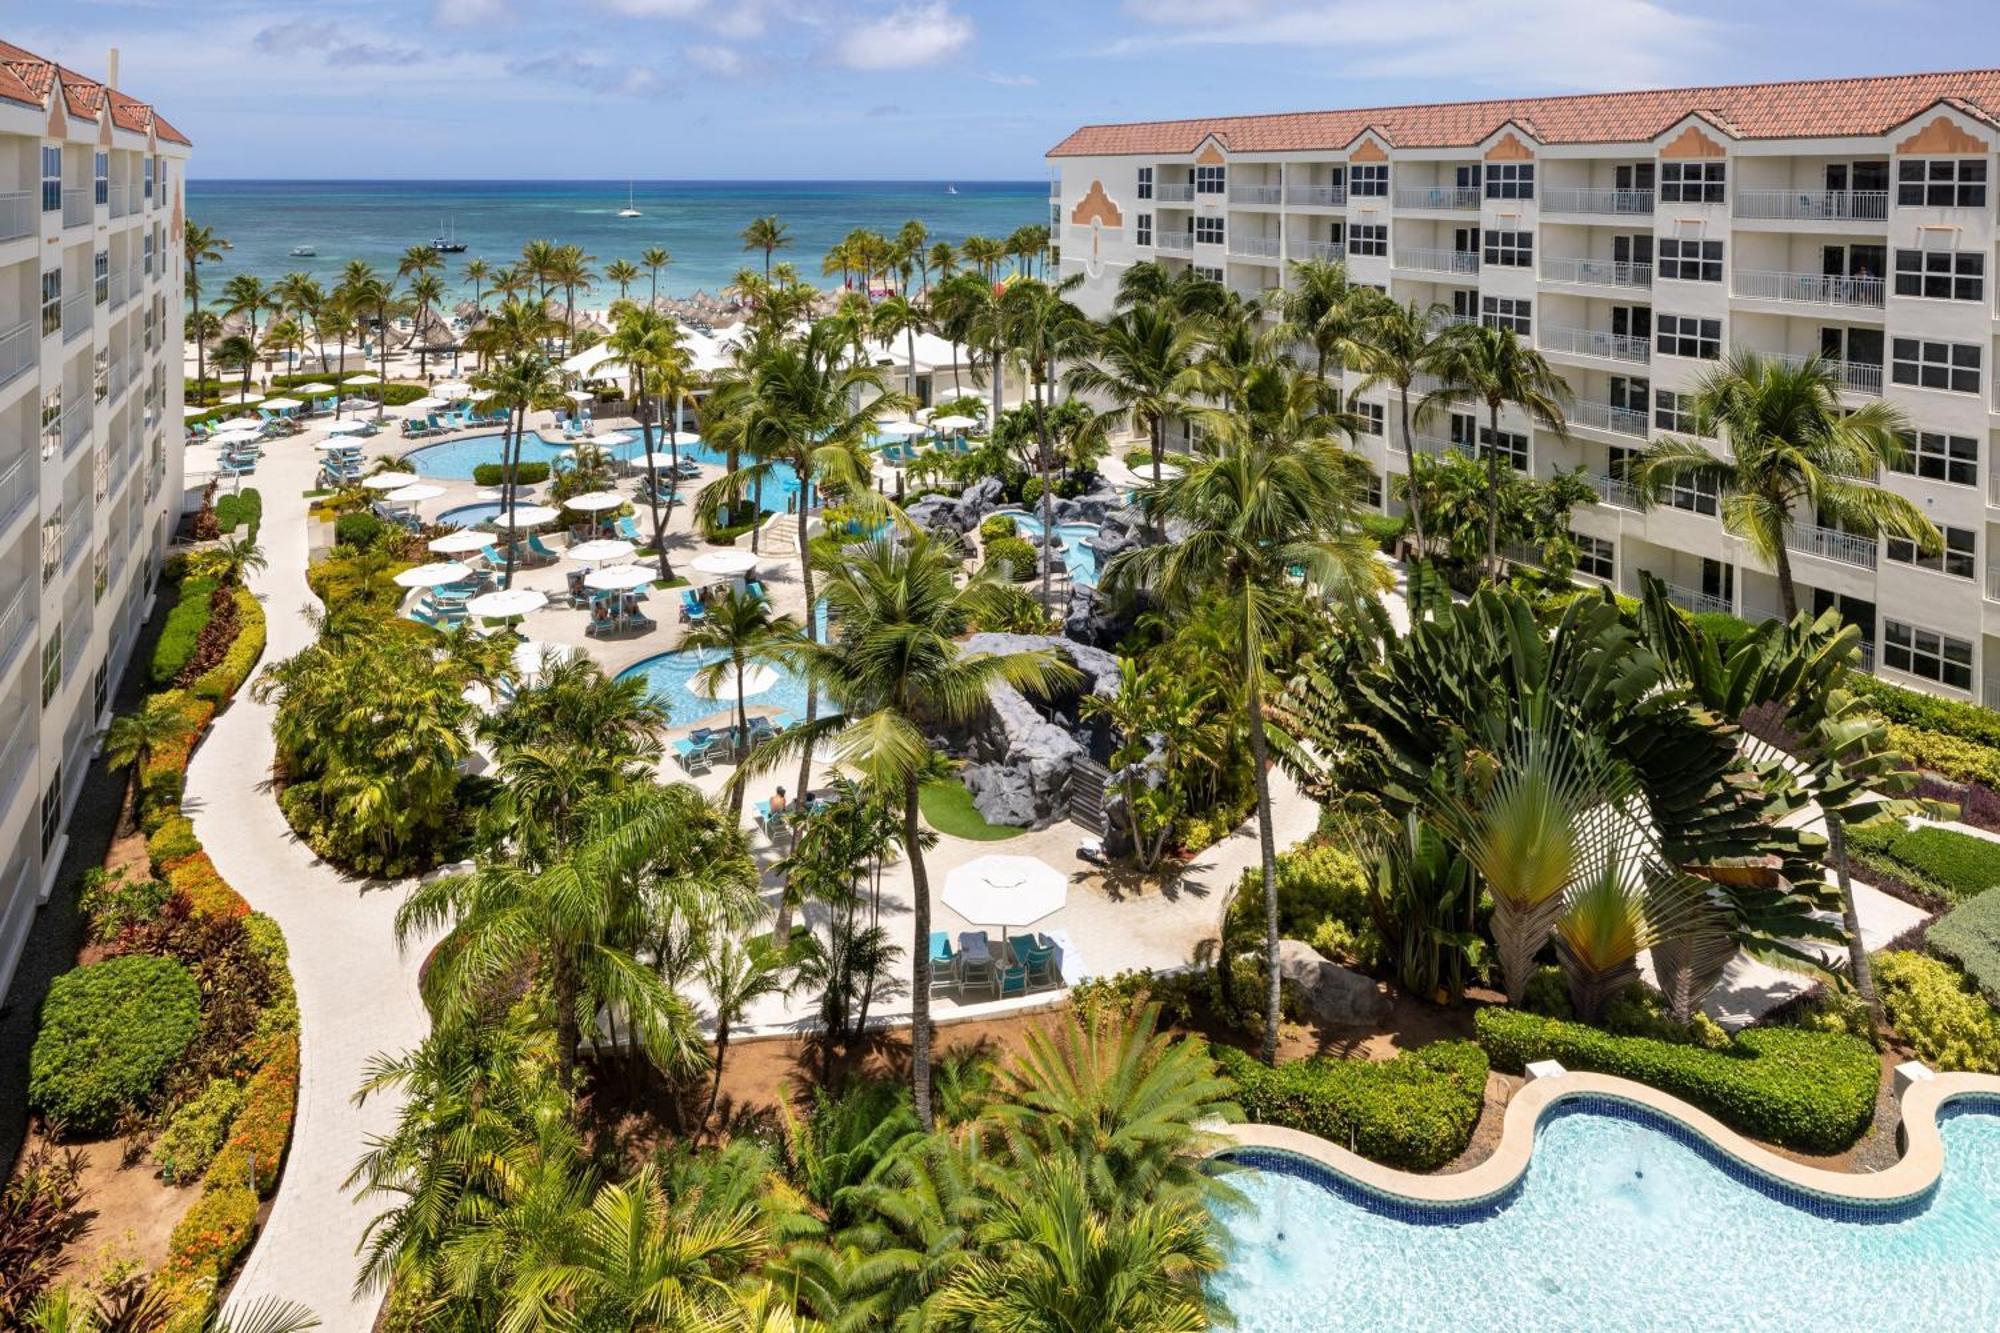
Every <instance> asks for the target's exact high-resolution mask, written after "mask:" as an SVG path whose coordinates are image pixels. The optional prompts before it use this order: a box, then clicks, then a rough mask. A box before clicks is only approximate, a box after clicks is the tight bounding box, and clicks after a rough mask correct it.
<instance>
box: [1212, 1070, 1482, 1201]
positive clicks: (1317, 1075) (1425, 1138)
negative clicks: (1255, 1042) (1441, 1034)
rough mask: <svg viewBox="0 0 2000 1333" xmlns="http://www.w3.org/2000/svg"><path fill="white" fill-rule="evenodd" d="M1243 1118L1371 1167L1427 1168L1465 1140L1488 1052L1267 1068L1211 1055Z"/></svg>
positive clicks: (1474, 1115) (1475, 1114)
mask: <svg viewBox="0 0 2000 1333" xmlns="http://www.w3.org/2000/svg"><path fill="white" fill-rule="evenodd" d="M1215 1057H1216V1061H1217V1063H1218V1064H1220V1065H1221V1066H1222V1071H1223V1072H1224V1073H1225V1074H1227V1075H1228V1076H1229V1077H1230V1078H1232V1079H1234V1080H1235V1081H1236V1086H1237V1094H1236V1100H1237V1102H1238V1104H1239V1105H1241V1106H1242V1108H1243V1113H1244V1115H1246V1116H1247V1117H1249V1118H1250V1119H1251V1120H1254V1121H1256V1122H1258V1123H1260V1124H1266V1125H1283V1126H1285V1127H1286V1128H1288V1129H1296V1130H1301V1131H1303V1132H1305V1133H1307V1134H1316V1135H1318V1136H1319V1137H1320V1138H1323V1139H1325V1140H1327V1141H1328V1142H1329V1143H1336V1144H1339V1145H1340V1146H1341V1147H1343V1148H1351V1149H1352V1150H1353V1151H1355V1152H1357V1153H1360V1154H1361V1155H1362V1156H1363V1157H1366V1158H1368V1159H1369V1160H1370V1161H1375V1162H1381V1163H1383V1164H1384V1165H1386V1166H1394V1167H1401V1168H1403V1169H1405V1170H1411V1171H1434V1170H1436V1169H1437V1168H1439V1167H1441V1166H1443V1165H1445V1164H1446V1163H1447V1162H1449V1161H1451V1160H1452V1159H1453V1158H1455V1157H1457V1156H1458V1155H1459V1154H1460V1153H1462V1152H1464V1151H1465V1148H1466V1145H1467V1144H1468V1143H1470V1142H1471V1141H1472V1128H1473V1126H1474V1125H1475V1124H1477V1123H1478V1121H1479V1112H1480V1110H1481V1108H1482V1107H1483V1106H1484V1105H1485V1098H1486V1053H1485V1052H1484V1051H1482V1050H1480V1049H1479V1047H1478V1046H1477V1045H1475V1044H1473V1043H1472V1042H1469V1041H1440V1042H1433V1043H1431V1044H1430V1045H1429V1046H1425V1047H1422V1048H1420V1049H1418V1050H1414V1051H1405V1052H1403V1053H1402V1054H1401V1055H1398V1056H1397V1057H1396V1058H1395V1059H1393V1060H1347V1059H1341V1058H1338V1057H1328V1056H1321V1055H1316V1056H1312V1057H1310V1058H1308V1059H1304V1060H1294V1061H1292V1062H1291V1063H1290V1064H1283V1065H1279V1066H1278V1067H1277V1068H1275V1069H1273V1068H1270V1067H1268V1066H1266V1065H1264V1064H1262V1063H1261V1062H1259V1061H1258V1060H1256V1059H1254V1058H1252V1057H1251V1056H1249V1055H1247V1054H1245V1053H1244V1052H1242V1051H1239V1050H1236V1049H1235V1048H1234V1047H1227V1046H1224V1047H1218V1048H1217V1049H1216V1051H1215Z"/></svg>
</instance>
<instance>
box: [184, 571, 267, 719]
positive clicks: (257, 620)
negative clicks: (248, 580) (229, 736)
mask: <svg viewBox="0 0 2000 1333" xmlns="http://www.w3.org/2000/svg"><path fill="white" fill-rule="evenodd" d="M235 596H236V637H235V638H234V639H231V640H230V641H229V647H228V649H227V650H226V651H225V652H224V653H223V655H222V660H221V661H220V662H217V663H216V664H215V665H214V666H212V667H210V668H209V669H208V670H206V671H204V672H202V673H201V674H200V675H199V676H196V677H195V678H194V683H193V684H192V685H190V686H188V691H189V693H191V694H193V695H194V696H195V698H197V699H206V700H208V701H209V702H211V703H214V704H218V705H219V704H221V703H223V702H224V701H225V700H228V699H230V698H233V697H234V696H235V694H236V691H238V690H240V689H242V688H243V683H244V682H245V681H247V680H249V679H250V673H251V672H252V671H255V670H256V669H257V659H258V658H260V657H262V656H263V655H264V608H263V607H262V606H261V605H260V604H259V603H258V601H257V597H256V594H255V593H252V592H251V591H250V590H249V589H248V588H238V589H237V590H236V593H235Z"/></svg>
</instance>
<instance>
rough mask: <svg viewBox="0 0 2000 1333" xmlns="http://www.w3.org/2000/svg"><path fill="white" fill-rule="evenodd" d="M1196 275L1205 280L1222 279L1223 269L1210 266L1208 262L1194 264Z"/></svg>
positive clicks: (1214, 280)
mask: <svg viewBox="0 0 2000 1333" xmlns="http://www.w3.org/2000/svg"><path fill="white" fill-rule="evenodd" d="M1194 275H1195V276H1196V277H1197V278H1200V279H1201V280H1202V281H1203V282H1221V281H1222V270H1221V269H1219V268H1210V267H1209V266H1208V265H1207V264H1196V265H1195V266H1194Z"/></svg>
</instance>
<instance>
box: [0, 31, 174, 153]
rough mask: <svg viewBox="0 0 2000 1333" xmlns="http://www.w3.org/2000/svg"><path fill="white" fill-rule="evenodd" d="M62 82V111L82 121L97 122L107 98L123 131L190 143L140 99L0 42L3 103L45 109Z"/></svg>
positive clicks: (117, 123)
mask: <svg viewBox="0 0 2000 1333" xmlns="http://www.w3.org/2000/svg"><path fill="white" fill-rule="evenodd" d="M58 83H60V84H61V86H62V94H63V110H64V111H65V112H66V113H68V114H69V115H71V116H74V117H76V118H77V119H79V120H90V121H94V120H96V119H97V118H98V116H99V114H100V113H102V111H103V110H104V104H105V101H106V95H107V93H108V94H109V101H110V103H111V123H112V124H113V125H116V126H117V127H118V128H119V129H121V130H130V131H132V132H133V133H135V134H144V133H145V132H146V127H147V126H148V125H150V126H152V128H153V130H154V132H155V133H156V134H157V135H158V136H159V137H160V138H162V139H165V140H168V141H169V142H172V143H182V144H184V143H188V142H189V139H188V137H187V136H186V135H185V134H182V133H181V132H180V131H179V130H177V129H175V128H174V127H173V126H172V125H169V124H168V123H167V121H166V118H165V117H163V116H161V115H160V114H159V113H158V112H156V111H154V110H153V108H152V107H151V106H149V105H147V104H146V103H144V102H141V101H139V100H138V99H137V98H133V97H128V96H126V95H125V94H124V93H122V92H117V91H113V90H108V89H106V88H105V86H104V85H103V84H102V83H101V82H99V81H98V80H96V79H93V78H90V77H88V76H87V75H83V74H79V73H77V72H76V71H75V70H73V69H65V68H64V67H63V66H61V65H58V64H57V63H56V62H55V61H53V60H45V59H43V58H42V57H41V56H38V55H36V54H35V53H34V52H32V51H25V50H23V49H21V48H20V47H18V46H15V45H14V44H13V43H12V42H7V41H0V100H5V101H9V102H19V103H22V104H23V105H26V106H32V107H43V106H46V105H47V104H48V98H49V94H50V92H51V91H52V90H53V89H54V88H55V87H56V86H57V84H58Z"/></svg>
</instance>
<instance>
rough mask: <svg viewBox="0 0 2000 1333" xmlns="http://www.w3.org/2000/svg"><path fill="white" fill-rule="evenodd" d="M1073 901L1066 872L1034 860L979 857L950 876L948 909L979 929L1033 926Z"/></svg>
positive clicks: (946, 891)
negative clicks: (982, 927)
mask: <svg viewBox="0 0 2000 1333" xmlns="http://www.w3.org/2000/svg"><path fill="white" fill-rule="evenodd" d="M1068 901H1069V881H1068V880H1067V879H1065V878H1064V877H1063V873H1062V872H1061V871H1060V870H1057V869H1056V868H1055V867H1054V866H1052V865H1049V864H1048V863H1047V862H1045V861H1039V860H1037V859H1036V858H1034V857H1032V856H999V855H991V856H979V857H974V858H973V859H972V860H970V861H967V862H966V863H965V864H964V865H961V866H956V867H954V868H953V869H952V870H951V871H950V872H948V873H947V874H946V875H945V879H944V905H945V906H946V907H949V908H950V909H951V910H952V911H954V912H956V913H958V914H959V915H960V916H962V917H964V918H965V919H966V920H967V921H969V922H971V923H972V924H973V925H975V926H998V927H1000V928H1001V930H1002V931H1003V932H1004V931H1007V930H1011V929H1018V928H1019V927H1022V926H1032V925H1033V924H1035V922H1037V921H1040V920H1041V919H1042V918H1043V917H1045V916H1047V915H1049V914H1050V913H1051V912H1058V911H1061V910H1062V907H1063V904H1064V903H1066V902H1068Z"/></svg>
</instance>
